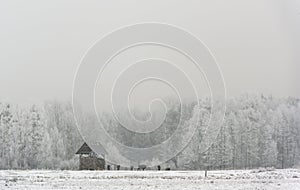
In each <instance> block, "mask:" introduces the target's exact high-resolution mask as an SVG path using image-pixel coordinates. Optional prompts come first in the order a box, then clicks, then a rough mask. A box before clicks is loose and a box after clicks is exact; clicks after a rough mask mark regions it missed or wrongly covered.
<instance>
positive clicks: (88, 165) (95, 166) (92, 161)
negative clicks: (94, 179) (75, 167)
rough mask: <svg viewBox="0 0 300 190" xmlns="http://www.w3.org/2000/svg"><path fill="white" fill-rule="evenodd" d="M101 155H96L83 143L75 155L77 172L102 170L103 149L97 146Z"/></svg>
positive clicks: (103, 162) (103, 163) (103, 165)
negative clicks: (77, 158) (77, 166)
mask: <svg viewBox="0 0 300 190" xmlns="http://www.w3.org/2000/svg"><path fill="white" fill-rule="evenodd" d="M97 149H98V150H100V151H99V152H101V154H100V155H99V154H96V153H95V152H94V151H93V150H92V149H91V148H90V147H89V146H88V145H87V144H86V143H84V144H83V145H82V146H81V147H80V148H79V150H78V151H77V152H76V154H78V155H79V170H104V169H105V154H106V151H105V149H104V148H103V147H99V146H97Z"/></svg>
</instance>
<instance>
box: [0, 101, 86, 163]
mask: <svg viewBox="0 0 300 190" xmlns="http://www.w3.org/2000/svg"><path fill="white" fill-rule="evenodd" d="M81 144H82V140H81V137H80V135H79V133H78V130H77V128H76V125H75V122H74V118H73V111H72V105H71V104H70V103H62V102H55V101H52V102H46V103H45V104H44V105H43V107H37V106H31V107H29V108H19V107H17V106H12V105H10V104H6V103H0V169H35V168H40V169H76V168H77V167H78V159H77V158H76V157H75V156H74V153H75V151H76V149H77V148H78V147H79V146H80V145H81Z"/></svg>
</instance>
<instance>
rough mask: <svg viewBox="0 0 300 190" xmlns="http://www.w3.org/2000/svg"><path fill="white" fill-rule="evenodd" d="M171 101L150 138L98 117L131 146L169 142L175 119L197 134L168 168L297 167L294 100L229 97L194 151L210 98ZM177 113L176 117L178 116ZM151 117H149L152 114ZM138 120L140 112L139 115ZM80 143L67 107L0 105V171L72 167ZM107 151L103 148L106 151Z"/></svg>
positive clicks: (298, 130)
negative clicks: (215, 125) (214, 131)
mask: <svg viewBox="0 0 300 190" xmlns="http://www.w3.org/2000/svg"><path fill="white" fill-rule="evenodd" d="M200 102H201V103H200V105H196V104H195V103H194V102H190V103H185V104H184V105H182V106H184V107H185V109H184V110H185V112H184V113H181V110H182V109H180V108H181V107H180V106H179V105H178V104H176V103H174V104H173V105H172V106H170V107H169V109H168V112H167V115H166V119H165V121H164V122H163V124H162V126H161V127H160V128H159V129H157V130H156V131H155V132H152V133H151V134H143V135H141V134H134V133H131V132H129V131H127V130H125V129H124V128H123V127H121V126H120V125H119V124H118V123H117V122H116V121H115V120H114V119H113V116H112V115H111V114H103V115H102V117H101V119H102V121H103V122H104V123H106V124H107V125H105V126H104V127H106V129H107V131H108V132H109V134H110V135H111V136H113V137H115V138H117V139H118V141H119V142H121V143H123V144H126V145H128V146H134V147H149V146H153V145H155V144H159V143H161V142H163V141H164V140H166V139H167V138H169V137H170V136H171V135H172V134H173V133H174V131H175V130H176V127H177V125H178V121H179V119H180V117H181V118H182V119H183V120H184V124H185V125H193V124H195V123H194V122H195V116H196V115H198V114H199V113H200V115H201V118H200V122H199V124H198V126H197V127H198V131H197V133H195V135H194V137H193V139H192V141H191V143H190V144H189V146H188V147H187V148H186V149H185V150H184V151H183V152H182V153H180V154H179V155H178V156H177V157H175V158H174V159H172V160H170V161H169V162H168V163H167V165H168V167H171V168H174V169H176V168H177V169H245V168H257V167H276V168H289V167H295V166H299V164H300V101H299V100H298V99H295V98H285V99H278V98H274V97H272V96H268V97H266V96H263V95H249V94H244V95H241V96H239V97H237V98H232V99H229V100H228V102H227V110H226V114H225V120H224V125H223V126H222V128H221V130H220V132H219V135H218V138H217V139H213V141H214V144H213V145H212V146H211V147H210V149H208V150H207V151H205V152H202V151H201V149H200V146H199V145H200V143H201V140H202V139H203V135H205V134H204V130H203V129H204V128H205V127H206V125H207V121H208V119H209V114H210V110H211V105H210V100H209V99H203V100H201V101H200ZM181 114H182V115H181ZM154 116H155V115H154ZM139 117H143V114H141V113H139ZM82 143H83V141H82V139H81V137H80V135H79V133H78V130H77V127H76V124H75V121H74V117H73V111H72V106H71V104H70V103H65V102H56V101H49V102H46V103H45V104H44V105H43V106H42V107H37V106H31V107H30V108H19V107H17V106H13V105H10V104H7V103H0V169H16V168H18V169H34V168H43V169H77V168H78V157H76V156H75V152H76V150H77V149H78V148H79V147H80V145H81V144H82ZM108 151H109V150H108Z"/></svg>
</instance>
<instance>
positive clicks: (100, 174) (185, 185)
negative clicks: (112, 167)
mask: <svg viewBox="0 0 300 190" xmlns="http://www.w3.org/2000/svg"><path fill="white" fill-rule="evenodd" d="M0 189H1V190H2V189H72V190H73V189H74V190H75V189H105V190H111V189H125V190H127V189H128V190H129V189H130V190H131V189H163V190H168V189H172V190H173V189H180V190H182V189H286V190H293V189H295V190H299V189H300V169H287V170H274V171H260V170H247V171H243V170H240V171H238V170H236V171H209V172H208V177H207V178H204V172H203V171H160V172H158V171H133V172H131V171H50V170H48V171H42V170H30V171H19V170H3V171H1V170H0Z"/></svg>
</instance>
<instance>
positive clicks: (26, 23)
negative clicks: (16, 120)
mask: <svg viewBox="0 0 300 190" xmlns="http://www.w3.org/2000/svg"><path fill="white" fill-rule="evenodd" d="M140 22H163V23H169V24H173V25H177V26H179V27H182V28H185V29H186V30H188V31H189V32H191V33H193V34H194V35H196V36H197V37H198V38H200V39H201V40H202V41H204V42H205V43H206V45H207V46H208V47H209V48H210V50H211V51H212V52H213V53H214V55H215V57H216V59H217V60H218V63H219V65H220V67H221V69H222V72H223V75H224V79H225V82H226V87H227V93H228V96H236V95H239V94H241V93H243V92H246V91H247V92H257V93H264V94H267V95H268V94H273V95H275V96H278V97H285V96H294V97H298V98H300V86H299V81H300V74H299V71H300V54H299V53H300V52H299V51H300V1H299V0H247V1H246V0H243V1H241V0H226V1H219V0H218V1H217V0H207V1H199V0H195V1H184V0H177V1H173V0H165V1H161V0H151V1H146V0H136V1H132V0H128V1H122V0H120V1H113V0H112V1H105V2H104V1H83V0H82V1H76V0H70V1H66V0H64V1H61V0H51V1H38V0H37V1H32V0H28V1H13V0H7V1H5V0H3V1H1V2H0V101H9V102H12V103H18V104H24V103H25V104H26V103H40V102H42V101H44V100H47V99H59V100H70V99H71V96H72V83H73V79H74V75H75V73H76V69H77V66H78V64H79V63H80V60H81V58H82V56H83V55H84V53H85V51H86V50H87V49H88V48H89V47H90V46H91V45H92V44H93V43H94V42H95V41H96V40H98V39H100V38H101V37H103V36H104V35H105V34H107V33H109V32H111V31H112V30H115V29H117V28H120V27H122V26H124V25H130V24H135V23H140Z"/></svg>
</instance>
